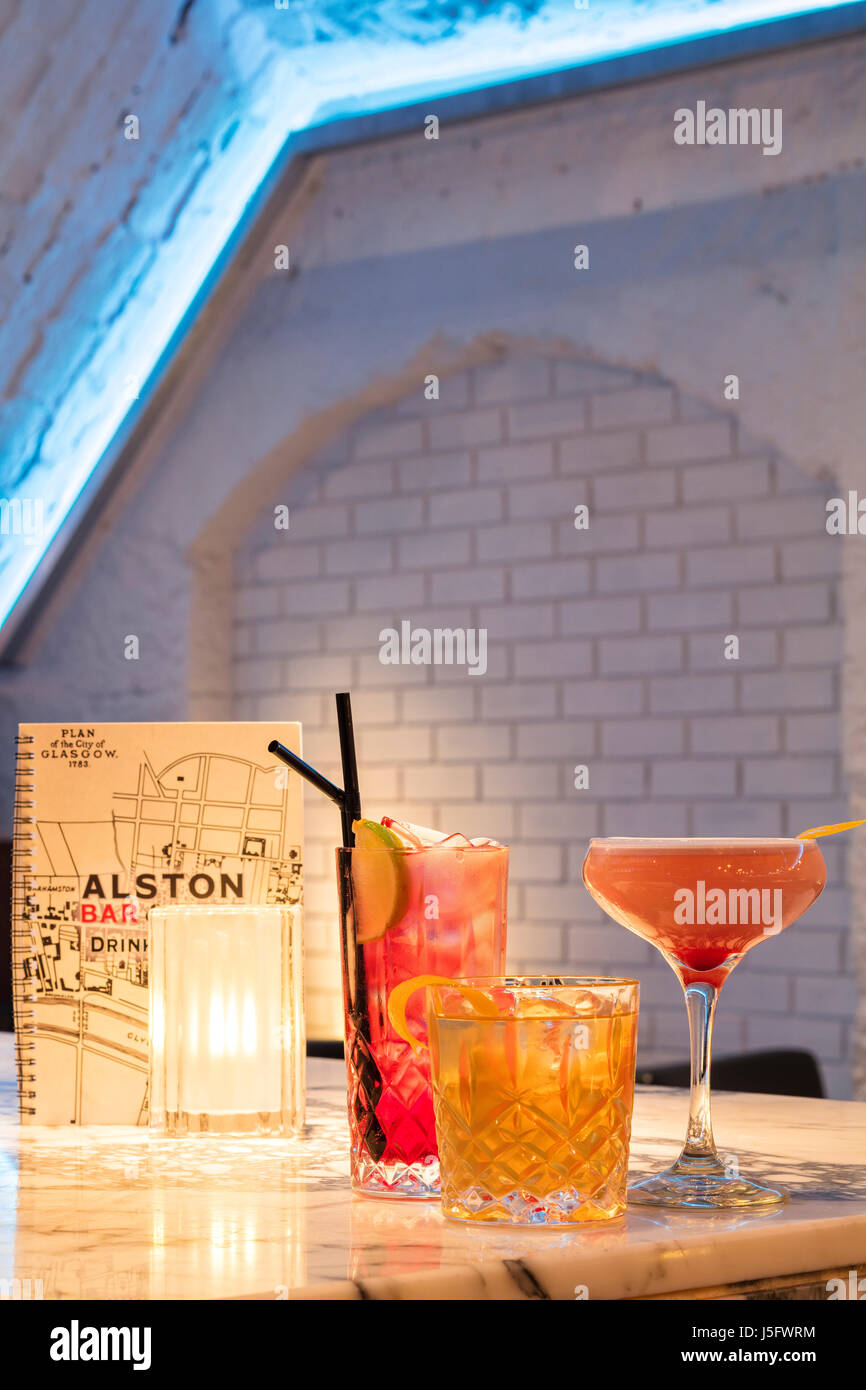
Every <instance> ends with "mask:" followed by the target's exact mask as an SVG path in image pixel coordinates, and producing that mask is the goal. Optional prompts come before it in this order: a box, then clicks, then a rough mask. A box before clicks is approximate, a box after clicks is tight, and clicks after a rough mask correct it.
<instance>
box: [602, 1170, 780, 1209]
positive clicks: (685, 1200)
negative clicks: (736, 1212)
mask: <svg viewBox="0 0 866 1390" xmlns="http://www.w3.org/2000/svg"><path fill="white" fill-rule="evenodd" d="M628 1200H629V1205H635V1206H646V1207H688V1208H691V1209H696V1210H700V1209H703V1210H704V1211H726V1210H729V1209H730V1208H732V1207H775V1206H779V1205H780V1204H781V1203H782V1202H787V1200H788V1193H787V1192H786V1191H785V1189H784V1187H770V1186H768V1185H767V1184H766V1183H760V1182H749V1180H748V1179H747V1178H741V1177H732V1176H729V1175H728V1174H727V1173H724V1172H721V1173H683V1172H681V1171H678V1170H677V1169H676V1168H667V1169H666V1170H665V1171H664V1172H663V1173H657V1174H656V1175H655V1177H653V1178H644V1180H643V1182H637V1183H635V1184H634V1186H633V1187H630V1188H629V1190H628Z"/></svg>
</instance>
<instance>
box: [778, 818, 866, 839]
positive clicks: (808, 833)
mask: <svg viewBox="0 0 866 1390" xmlns="http://www.w3.org/2000/svg"><path fill="white" fill-rule="evenodd" d="M858 825H866V820H842V821H840V822H839V824H838V825H816V826H814V827H813V828H812V829H811V830H801V831H800V834H799V835H795V836H794V839H795V840H818V839H820V837H821V836H822V835H838V834H839V831H840V830H853V829H854V828H855V826H858Z"/></svg>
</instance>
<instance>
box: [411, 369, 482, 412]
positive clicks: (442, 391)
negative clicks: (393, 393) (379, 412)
mask: <svg viewBox="0 0 866 1390" xmlns="http://www.w3.org/2000/svg"><path fill="white" fill-rule="evenodd" d="M425 390H426V383H425V385H422V386H419V387H418V388H417V390H415V391H413V392H412V393H411V395H408V396H405V397H404V398H403V400H402V401H400V402H399V403H398V404H397V405H396V406H395V407H394V411H395V413H396V414H397V415H417V416H420V417H421V418H422V419H424V418H427V417H428V416H429V415H430V414H431V413H432V412H433V411H436V410H463V409H465V408H466V406H468V405H469V373H468V372H456V373H455V374H454V375H453V376H443V377H440V379H439V399H438V400H428V399H427V396H426V395H425V394H424V393H425Z"/></svg>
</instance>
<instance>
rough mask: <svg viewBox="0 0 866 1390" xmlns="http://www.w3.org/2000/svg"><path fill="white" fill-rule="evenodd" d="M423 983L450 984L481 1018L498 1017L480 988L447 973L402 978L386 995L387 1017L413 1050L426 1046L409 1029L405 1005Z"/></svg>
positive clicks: (396, 1031) (495, 1009)
mask: <svg viewBox="0 0 866 1390" xmlns="http://www.w3.org/2000/svg"><path fill="white" fill-rule="evenodd" d="M425 985H450V987H451V988H452V989H456V990H457V991H458V993H459V994H462V995H463V998H464V999H465V1000H466V1002H467V1003H468V1004H471V1005H472V1007H473V1009H474V1010H475V1012H476V1013H477V1014H480V1016H481V1017H482V1018H498V1017H499V1010H498V1009H497V1007H496V1005H495V1004H494V1002H493V1000H492V999H488V997H487V995H486V994H485V993H484V992H483V991H482V990H480V989H473V988H472V986H471V985H465V984H463V983H462V982H461V981H460V980H452V979H451V978H450V976H448V975H413V976H412V978H411V980H404V981H403V983H402V984H400V985H397V986H396V988H395V989H392V990H391V993H390V995H389V996H388V1017H389V1019H390V1020H391V1027H392V1028H393V1029H394V1032H395V1033H397V1034H398V1035H399V1036H400V1037H401V1038H403V1040H404V1042H407V1043H408V1044H409V1046H410V1047H411V1048H412V1051H413V1052H421V1051H422V1049H423V1048H425V1047H426V1046H427V1044H426V1043H422V1042H421V1041H420V1039H419V1038H416V1037H415V1034H414V1033H411V1032H410V1031H409V1025H408V1023H407V1022H406V1006H407V1004H408V1003H409V999H410V997H411V996H412V995H413V994H414V993H415V991H416V989H423V988H424V987H425Z"/></svg>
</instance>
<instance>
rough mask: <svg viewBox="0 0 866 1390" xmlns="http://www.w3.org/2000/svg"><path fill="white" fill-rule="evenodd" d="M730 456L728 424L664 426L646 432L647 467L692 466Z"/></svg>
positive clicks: (727, 422) (703, 423)
mask: <svg viewBox="0 0 866 1390" xmlns="http://www.w3.org/2000/svg"><path fill="white" fill-rule="evenodd" d="M730 452H731V422H730V420H703V421H695V422H693V423H689V424H680V425H665V426H662V427H660V428H656V429H649V430H647V432H646V457H647V463H686V462H688V463H692V462H697V461H698V460H699V459H726V458H727V457H728V456H729V454H730Z"/></svg>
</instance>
